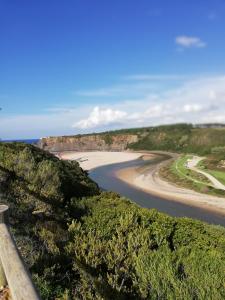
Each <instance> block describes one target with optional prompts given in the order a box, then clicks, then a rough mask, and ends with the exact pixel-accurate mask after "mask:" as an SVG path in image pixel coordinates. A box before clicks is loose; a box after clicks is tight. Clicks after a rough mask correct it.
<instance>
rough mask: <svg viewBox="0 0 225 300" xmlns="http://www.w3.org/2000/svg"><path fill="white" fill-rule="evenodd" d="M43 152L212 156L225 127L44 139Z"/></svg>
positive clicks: (178, 126) (222, 142) (135, 130)
mask: <svg viewBox="0 0 225 300" xmlns="http://www.w3.org/2000/svg"><path fill="white" fill-rule="evenodd" d="M39 146H40V148H42V149H45V150H49V151H56V152H57V151H67V150H69V151H89V150H96V151H123V150H126V149H133V150H164V151H175V152H189V153H190V152H194V153H198V154H202V155H205V154H209V153H211V151H213V148H214V147H221V146H225V128H224V127H218V128H217V127H216V126H215V125H214V127H213V126H210V125H208V126H207V125H205V126H203V128H202V127H197V126H193V125H191V124H174V125H163V126H156V127H146V128H133V129H132V128H131V129H123V130H117V131H108V132H102V133H98V134H95V133H93V134H86V135H75V136H63V137H47V138H42V139H41V140H40V142H39Z"/></svg>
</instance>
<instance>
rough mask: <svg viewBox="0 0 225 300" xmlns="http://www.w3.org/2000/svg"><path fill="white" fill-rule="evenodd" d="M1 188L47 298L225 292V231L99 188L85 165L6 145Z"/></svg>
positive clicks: (1, 151) (220, 295) (0, 157)
mask: <svg viewBox="0 0 225 300" xmlns="http://www.w3.org/2000/svg"><path fill="white" fill-rule="evenodd" d="M0 189H1V194H2V196H3V197H2V199H4V201H5V202H6V203H8V204H9V205H10V212H11V215H10V222H11V226H12V230H13V234H14V236H15V239H16V243H17V246H18V248H19V249H20V252H21V255H22V257H23V258H24V260H25V262H26V264H27V265H28V267H29V269H30V271H31V273H32V277H33V279H34V281H35V283H36V285H37V287H38V289H39V291H40V293H41V295H42V298H43V299H64V300H66V299H67V300H68V299H85V300H86V299H118V300H120V299H129V300H130V299H131V300H132V299H202V300H203V299H204V300H205V299H218V300H220V299H224V298H225V229H224V228H223V227H219V226H212V225H208V224H206V223H203V222H200V221H194V220H191V219H188V218H180V219H179V218H173V217H169V216H167V215H165V214H162V213H159V212H157V211H156V210H148V209H143V208H140V207H138V206H137V205H135V204H133V203H131V202H130V201H128V200H126V199H124V198H121V197H120V196H119V195H117V194H115V193H110V192H100V191H99V189H98V187H97V185H96V184H95V183H94V182H93V181H91V180H90V179H89V178H88V176H87V174H86V173H85V172H84V171H83V170H82V169H81V168H80V167H79V166H78V164H77V163H76V162H65V161H60V160H59V159H57V158H56V157H54V156H52V155H51V154H49V153H46V152H44V151H42V150H40V149H38V148H35V147H34V146H28V145H24V144H19V143H12V144H3V143H0Z"/></svg>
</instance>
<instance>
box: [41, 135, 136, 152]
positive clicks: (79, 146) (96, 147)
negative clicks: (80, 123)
mask: <svg viewBox="0 0 225 300" xmlns="http://www.w3.org/2000/svg"><path fill="white" fill-rule="evenodd" d="M137 141H138V136H137V135H135V134H115V135H113V134H92V135H91V134H90V135H76V136H61V137H45V138H41V139H40V141H39V143H38V146H39V147H40V148H42V149H44V150H48V151H50V152H62V151H123V150H126V149H127V148H128V145H129V144H131V143H135V142H137Z"/></svg>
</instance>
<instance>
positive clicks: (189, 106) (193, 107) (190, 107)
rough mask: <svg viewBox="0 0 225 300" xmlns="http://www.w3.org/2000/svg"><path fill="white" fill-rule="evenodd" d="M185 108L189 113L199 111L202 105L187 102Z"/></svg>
mask: <svg viewBox="0 0 225 300" xmlns="http://www.w3.org/2000/svg"><path fill="white" fill-rule="evenodd" d="M183 109H184V112H187V113H192V112H199V111H201V110H202V106H201V105H200V104H185V105H184V107H183Z"/></svg>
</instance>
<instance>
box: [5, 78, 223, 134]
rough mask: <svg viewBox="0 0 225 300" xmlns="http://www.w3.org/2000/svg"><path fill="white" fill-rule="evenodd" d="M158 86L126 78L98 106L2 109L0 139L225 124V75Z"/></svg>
mask: <svg viewBox="0 0 225 300" xmlns="http://www.w3.org/2000/svg"><path fill="white" fill-rule="evenodd" d="M134 86H135V87H134ZM148 86H150V88H148ZM160 86H161V85H160ZM160 86H159V88H158V89H156V90H154V92H152V87H151V82H150V83H149V82H146V81H144V84H142V82H140V84H138V87H137V86H136V85H135V84H134V82H133V81H131V82H129V84H127V86H126V88H124V90H123V93H122V97H120V93H118V95H117V97H116V98H115V100H114V101H113V102H112V101H109V100H108V98H106V99H105V102H104V104H101V105H100V103H103V101H102V100H101V102H99V101H97V99H95V98H94V99H92V103H93V102H94V105H91V104H85V102H84V101H82V102H80V103H79V106H76V107H75V106H68V107H65V106H63V104H62V106H57V107H53V108H51V109H50V110H48V111H44V112H43V113H40V114H34V115H11V116H7V115H6V113H5V112H4V110H3V111H2V112H1V118H0V137H1V138H3V139H4V138H16V137H17V138H18V137H19V138H26V137H27V138H29V137H39V136H45V135H65V134H77V133H87V132H93V131H96V132H99V131H104V130H110V129H117V128H129V127H138V126H151V125H158V124H166V123H177V122H191V123H204V122H225V75H213V76H211V77H210V76H207V77H206V76H199V77H198V78H197V76H194V77H193V79H192V80H190V78H189V77H187V78H186V79H184V80H182V81H178V82H176V84H175V85H173V83H172V82H171V81H169V82H165V84H164V82H163V88H160ZM165 86H166V88H165ZM117 87H118V86H115V87H114V86H112V87H111V89H114V88H115V89H117ZM134 94H135V97H131V95H134ZM125 95H127V97H126V98H124V100H123V97H125ZM138 95H139V96H138ZM28 133H29V134H28Z"/></svg>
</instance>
